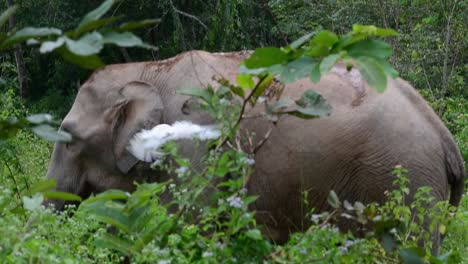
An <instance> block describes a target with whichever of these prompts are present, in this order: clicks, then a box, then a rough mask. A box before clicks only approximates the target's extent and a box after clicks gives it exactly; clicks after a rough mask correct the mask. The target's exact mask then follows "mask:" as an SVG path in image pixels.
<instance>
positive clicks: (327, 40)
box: [311, 30, 338, 48]
mask: <svg viewBox="0 0 468 264" xmlns="http://www.w3.org/2000/svg"><path fill="white" fill-rule="evenodd" d="M336 42H338V36H337V35H336V34H335V33H333V32H331V31H328V30H323V31H320V32H319V33H318V34H317V35H316V36H315V37H314V38H313V39H312V40H311V43H313V44H317V45H321V46H323V47H326V48H331V47H332V46H333V45H334V44H335V43H336Z"/></svg>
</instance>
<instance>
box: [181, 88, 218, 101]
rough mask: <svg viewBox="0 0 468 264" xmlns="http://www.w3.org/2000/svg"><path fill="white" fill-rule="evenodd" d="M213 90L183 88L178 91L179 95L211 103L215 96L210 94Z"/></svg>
mask: <svg viewBox="0 0 468 264" xmlns="http://www.w3.org/2000/svg"><path fill="white" fill-rule="evenodd" d="M210 91H211V89H204V88H195V87H192V88H182V89H178V90H177V93H179V94H182V95H189V96H194V97H198V98H200V99H203V100H204V101H207V102H209V101H210V99H211V97H212V96H213V93H212V92H210Z"/></svg>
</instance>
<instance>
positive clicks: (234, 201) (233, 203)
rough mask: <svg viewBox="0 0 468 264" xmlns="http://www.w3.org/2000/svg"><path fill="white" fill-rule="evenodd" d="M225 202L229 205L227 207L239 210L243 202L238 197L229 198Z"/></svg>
mask: <svg viewBox="0 0 468 264" xmlns="http://www.w3.org/2000/svg"><path fill="white" fill-rule="evenodd" d="M226 201H227V202H228V203H229V206H231V207H234V208H241V207H242V205H243V204H244V202H243V201H242V199H241V198H240V197H238V196H235V195H233V196H231V197H229V198H227V199H226Z"/></svg>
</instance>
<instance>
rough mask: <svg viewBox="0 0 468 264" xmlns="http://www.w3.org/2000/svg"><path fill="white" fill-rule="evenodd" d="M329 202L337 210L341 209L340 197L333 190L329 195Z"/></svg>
mask: <svg viewBox="0 0 468 264" xmlns="http://www.w3.org/2000/svg"><path fill="white" fill-rule="evenodd" d="M327 202H328V204H330V205H331V206H332V207H333V208H335V209H337V208H340V206H341V202H340V199H338V195H336V192H335V191H333V190H331V191H330V193H329V194H328V197H327Z"/></svg>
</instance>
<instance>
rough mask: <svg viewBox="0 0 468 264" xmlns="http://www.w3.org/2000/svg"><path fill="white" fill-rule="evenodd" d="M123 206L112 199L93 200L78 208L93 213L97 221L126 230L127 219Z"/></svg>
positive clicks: (127, 229) (127, 228)
mask: <svg viewBox="0 0 468 264" xmlns="http://www.w3.org/2000/svg"><path fill="white" fill-rule="evenodd" d="M124 208H125V207H124V205H122V204H119V203H116V202H112V201H95V202H93V203H85V204H81V206H80V210H83V211H84V212H86V213H88V214H90V215H93V216H94V217H95V218H96V219H98V220H99V221H101V222H103V223H106V224H109V225H113V226H115V227H117V228H118V229H120V230H121V231H124V232H128V231H129V219H128V216H127V215H126V214H125V213H124Z"/></svg>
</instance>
